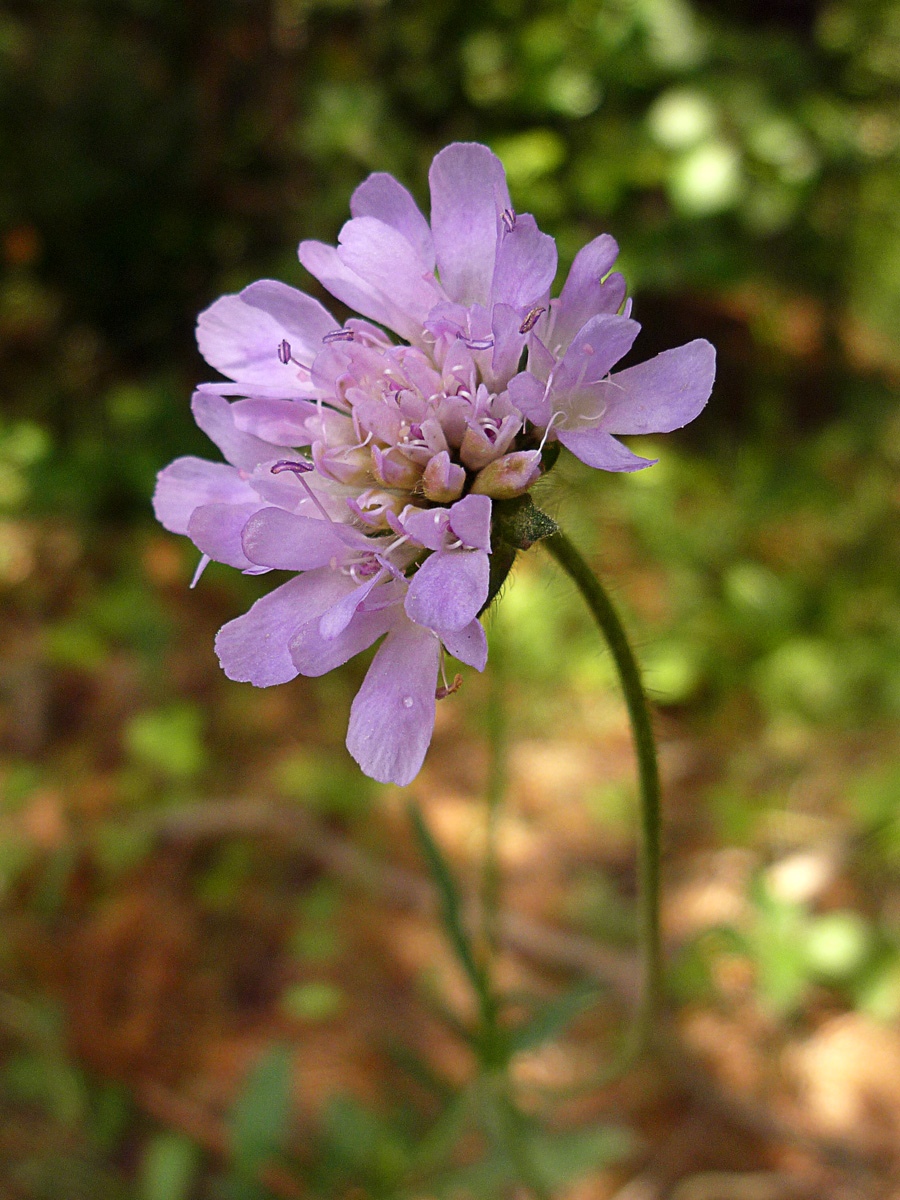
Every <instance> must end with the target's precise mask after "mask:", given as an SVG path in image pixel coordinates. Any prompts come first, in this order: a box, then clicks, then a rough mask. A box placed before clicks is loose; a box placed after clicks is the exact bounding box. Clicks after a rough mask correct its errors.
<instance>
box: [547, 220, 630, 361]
mask: <svg viewBox="0 0 900 1200" xmlns="http://www.w3.org/2000/svg"><path fill="white" fill-rule="evenodd" d="M618 253H619V247H618V246H617V245H616V241H615V238H612V237H610V235H609V234H608V233H601V235H600V236H599V237H597V238H594V240H593V241H592V242H588V244H587V245H586V246H583V247H582V248H581V250H579V251H578V253H577V254H576V255H575V261H574V262H573V263H572V269H571V270H570V271H569V276H568V278H567V279H566V282H565V283H564V285H563V289H562V291H561V292H560V294H559V299H558V300H556V301H555V302H554V310H555V311H554V321H553V334H552V339H551V340H552V341H553V344H554V346H559V348H560V351H561V350H564V349H565V348H566V346H568V345H569V343H570V342H571V340H572V338H573V337H574V336H575V334H576V333H577V332H578V330H579V329H581V327H582V326H583V325H586V324H587V322H588V321H589V320H590V319H591V317H595V316H597V314H598V313H615V312H617V311H618V309H619V305H620V304H621V303H622V300H623V299H624V296H625V281H624V279H622V276H621V275H617V276H616V277H615V283H614V284H613V285H612V286H607V284H608V283H609V280H607V282H606V283H603V282H602V280H603V278H604V276H605V275H607V274H608V273H609V271H610V270H611V269H612V265H613V263H614V262H615V261H616V257H617V255H618ZM620 292H621V295H620V294H619V293H620ZM617 298H618V299H617ZM616 301H617V302H616ZM558 352H559V351H558Z"/></svg>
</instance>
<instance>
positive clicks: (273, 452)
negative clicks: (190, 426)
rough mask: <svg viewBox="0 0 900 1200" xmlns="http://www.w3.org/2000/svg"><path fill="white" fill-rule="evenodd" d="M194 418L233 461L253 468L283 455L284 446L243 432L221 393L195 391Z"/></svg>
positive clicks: (241, 465)
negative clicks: (235, 422) (235, 421)
mask: <svg viewBox="0 0 900 1200" xmlns="http://www.w3.org/2000/svg"><path fill="white" fill-rule="evenodd" d="M191 411H192V412H193V414H194V420H195V421H196V422H197V424H198V425H199V426H200V428H201V429H202V430H203V432H204V433H205V434H206V436H207V437H208V438H210V439H211V441H213V442H215V443H216V445H217V446H218V447H219V449H220V450H221V451H222V453H223V454H224V455H225V457H226V458H227V459H228V461H229V462H230V463H233V464H234V466H236V467H241V468H242V469H243V470H246V471H252V470H253V468H254V467H256V466H258V465H259V464H260V463H261V462H267V461H270V460H271V459H273V458H283V457H284V450H285V447H284V446H276V445H275V444H274V443H272V442H264V441H262V439H261V438H258V437H254V436H253V434H251V433H241V431H240V430H239V429H237V428H236V427H235V424H234V413H233V412H232V411H231V405H230V404H229V403H228V401H227V400H225V399H223V397H222V396H214V395H212V393H210V392H194V395H193V397H192V399H191Z"/></svg>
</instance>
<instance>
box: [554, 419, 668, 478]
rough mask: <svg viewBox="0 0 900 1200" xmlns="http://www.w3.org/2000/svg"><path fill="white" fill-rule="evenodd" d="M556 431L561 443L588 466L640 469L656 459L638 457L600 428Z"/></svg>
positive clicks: (627, 469) (622, 469)
mask: <svg viewBox="0 0 900 1200" xmlns="http://www.w3.org/2000/svg"><path fill="white" fill-rule="evenodd" d="M557 433H558V435H559V440H560V441H561V442H562V444H563V445H564V446H567V447H568V448H569V449H570V450H571V451H572V453H573V454H574V455H575V457H576V458H580V459H581V461H582V462H583V463H587V465H588V466H589V467H599V468H600V470H601V471H640V470H641V469H642V468H643V467H652V466H653V464H654V463H655V462H657V461H658V460H657V459H655V458H639V457H638V455H637V454H632V453H631V451H630V450H628V449H626V447H625V446H623V445H622V443H621V442H617V441H616V439H615V438H614V437H612V435H611V434H608V433H604V432H603V430H602V429H596V428H595V429H577V430H572V429H565V430H564V429H559V430H557Z"/></svg>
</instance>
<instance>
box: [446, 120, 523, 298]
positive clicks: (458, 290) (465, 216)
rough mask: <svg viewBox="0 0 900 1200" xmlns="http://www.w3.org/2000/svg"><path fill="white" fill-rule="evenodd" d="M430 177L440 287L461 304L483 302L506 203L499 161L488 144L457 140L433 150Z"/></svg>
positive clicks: (506, 193) (487, 296)
mask: <svg viewBox="0 0 900 1200" xmlns="http://www.w3.org/2000/svg"><path fill="white" fill-rule="evenodd" d="M428 180H429V183H430V185H431V228H432V231H433V233H434V245H435V250H436V254H437V265H438V270H439V272H440V277H441V283H442V284H443V286H444V291H445V292H446V293H447V295H448V296H449V297H450V299H451V300H455V301H456V302H457V303H459V304H465V305H469V304H473V303H475V302H477V303H479V304H484V305H487V304H488V301H489V297H490V291H491V281H492V279H493V274H494V259H495V256H496V250H497V235H498V229H499V227H500V223H501V222H500V214H501V213H502V212H503V211H504V209H508V208H510V199H509V191H508V189H507V186H506V174H505V172H504V170H503V164H502V163H501V162H500V159H499V158H497V156H496V155H495V154H492V153H491V151H490V150H488V148H487V146H480V145H478V144H477V143H473V142H456V143H454V144H453V145H451V146H447V147H446V149H444V150H442V151H441V152H440V154H438V155H437V156H436V158H435V160H434V162H433V163H432V164H431V170H430V171H429V173H428Z"/></svg>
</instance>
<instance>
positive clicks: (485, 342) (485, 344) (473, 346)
mask: <svg viewBox="0 0 900 1200" xmlns="http://www.w3.org/2000/svg"><path fill="white" fill-rule="evenodd" d="M462 340H463V342H465V344H466V345H467V346H468V347H469V349H470V350H490V349H491V348H492V347H493V345H494V339H493V338H492V337H487V338H477V339H476V338H467V337H464V338H463V339H462Z"/></svg>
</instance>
